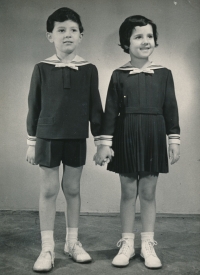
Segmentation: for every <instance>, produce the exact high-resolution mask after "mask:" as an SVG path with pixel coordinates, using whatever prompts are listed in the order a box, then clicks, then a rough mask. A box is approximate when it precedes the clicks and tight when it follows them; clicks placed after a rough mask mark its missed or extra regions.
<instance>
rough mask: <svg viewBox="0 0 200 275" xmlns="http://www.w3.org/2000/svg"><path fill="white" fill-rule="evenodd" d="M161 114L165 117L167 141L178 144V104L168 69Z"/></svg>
mask: <svg viewBox="0 0 200 275" xmlns="http://www.w3.org/2000/svg"><path fill="white" fill-rule="evenodd" d="M163 115H164V118H165V124H166V133H167V135H168V143H169V144H172V143H176V144H180V127H179V115H178V105H177V101H176V96H175V89H174V81H173V77H172V73H171V71H169V73H168V77H167V83H166V92H165V102H164V107H163Z"/></svg>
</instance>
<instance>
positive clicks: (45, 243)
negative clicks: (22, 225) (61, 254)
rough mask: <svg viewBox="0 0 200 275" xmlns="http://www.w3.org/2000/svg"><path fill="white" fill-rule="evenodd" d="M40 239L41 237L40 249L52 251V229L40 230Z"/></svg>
mask: <svg viewBox="0 0 200 275" xmlns="http://www.w3.org/2000/svg"><path fill="white" fill-rule="evenodd" d="M41 239H42V250H43V251H45V252H47V251H54V246H55V243H54V238H53V231H52V230H45V231H41Z"/></svg>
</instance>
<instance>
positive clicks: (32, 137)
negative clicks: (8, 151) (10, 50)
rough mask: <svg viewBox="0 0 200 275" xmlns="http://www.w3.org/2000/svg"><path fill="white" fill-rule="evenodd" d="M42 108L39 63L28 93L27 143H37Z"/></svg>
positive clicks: (35, 68) (34, 71)
mask: <svg viewBox="0 0 200 275" xmlns="http://www.w3.org/2000/svg"><path fill="white" fill-rule="evenodd" d="M40 110H41V77H40V71H39V67H38V65H35V67H34V70H33V74H32V77H31V84H30V90H29V95H28V115H27V121H26V124H27V133H28V138H27V144H28V145H35V143H36V130H37V123H38V118H39V115H40Z"/></svg>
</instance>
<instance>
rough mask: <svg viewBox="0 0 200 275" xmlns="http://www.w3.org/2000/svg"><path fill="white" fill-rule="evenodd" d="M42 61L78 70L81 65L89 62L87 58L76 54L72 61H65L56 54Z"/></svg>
mask: <svg viewBox="0 0 200 275" xmlns="http://www.w3.org/2000/svg"><path fill="white" fill-rule="evenodd" d="M40 62H42V63H47V64H51V65H55V67H69V68H71V69H74V70H78V67H79V66H84V65H87V64H89V62H88V61H86V60H85V59H83V58H82V57H80V56H78V55H76V56H75V57H74V59H73V60H72V61H71V62H69V63H63V62H61V60H60V59H59V58H58V57H57V55H56V54H54V55H53V56H51V57H49V58H46V59H45V60H43V61H40Z"/></svg>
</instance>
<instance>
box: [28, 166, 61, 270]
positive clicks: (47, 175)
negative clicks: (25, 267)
mask: <svg viewBox="0 0 200 275" xmlns="http://www.w3.org/2000/svg"><path fill="white" fill-rule="evenodd" d="M40 175H41V181H40V199H39V214H40V229H41V239H42V251H41V253H40V255H39V257H38V259H37V260H36V262H35V264H34V266H33V270H34V271H36V272H43V271H49V270H51V269H52V267H53V266H54V257H55V254H54V237H53V233H54V221H55V214H56V198H57V196H58V192H59V188H60V183H59V167H55V168H46V167H40Z"/></svg>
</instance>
